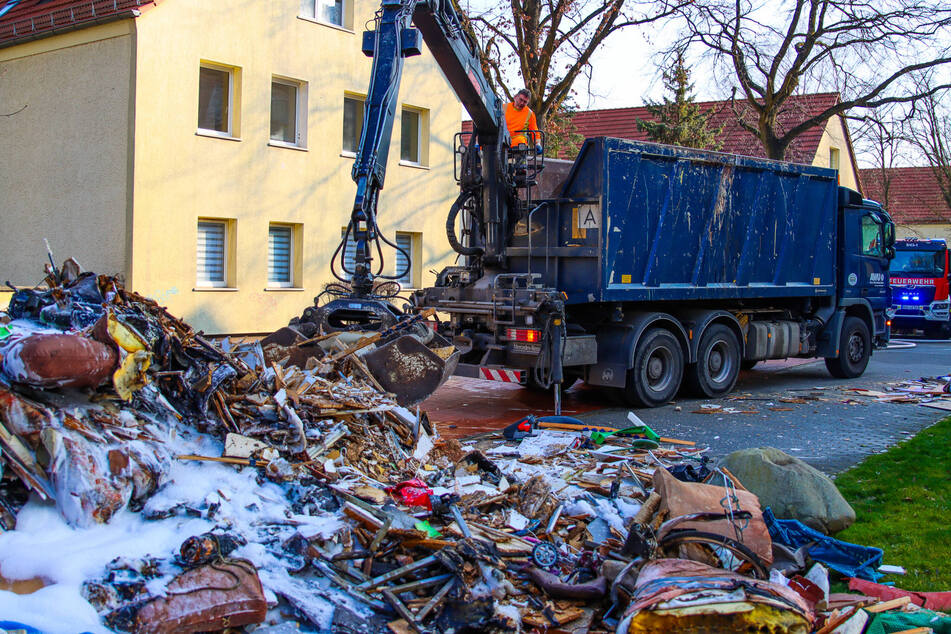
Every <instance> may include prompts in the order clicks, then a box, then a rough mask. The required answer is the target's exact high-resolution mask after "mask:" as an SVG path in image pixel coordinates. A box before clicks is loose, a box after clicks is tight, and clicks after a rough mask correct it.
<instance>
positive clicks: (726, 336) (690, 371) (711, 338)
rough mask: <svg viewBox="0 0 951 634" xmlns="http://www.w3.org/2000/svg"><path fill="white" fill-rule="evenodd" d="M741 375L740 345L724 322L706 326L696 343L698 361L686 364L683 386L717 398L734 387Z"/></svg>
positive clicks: (694, 391) (705, 395) (700, 394)
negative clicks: (697, 343) (698, 342)
mask: <svg viewBox="0 0 951 634" xmlns="http://www.w3.org/2000/svg"><path fill="white" fill-rule="evenodd" d="M739 376H740V344H739V342H738V341H737V339H736V335H735V334H733V331H732V330H730V329H729V328H728V327H727V326H724V325H723V324H713V325H712V326H710V327H709V328H707V329H706V330H705V331H704V333H703V336H702V337H701V338H700V344H699V345H698V346H697V362H696V363H691V364H690V365H688V366H687V370H686V372H684V385H685V386H686V387H687V389H688V390H689V391H690V392H691V393H692V394H694V395H696V396H699V397H701V398H703V397H706V398H715V397H717V396H722V395H724V394H726V393H727V392H729V391H730V390H732V389H733V386H734V385H736V379H737V377H739Z"/></svg>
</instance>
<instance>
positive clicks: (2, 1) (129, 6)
mask: <svg viewBox="0 0 951 634" xmlns="http://www.w3.org/2000/svg"><path fill="white" fill-rule="evenodd" d="M155 1H156V0H0V47H2V46H11V45H13V44H18V43H20V42H23V41H27V40H31V39H36V38H39V37H44V36H48V35H54V34H56V33H61V32H63V31H66V30H72V29H77V28H83V27H86V26H92V25H93V24H98V23H101V22H106V21H110V20H115V19H120V18H125V17H133V16H135V15H136V14H135V13H133V12H134V11H136V10H138V9H141V8H144V7H146V6H150V5H153V4H155Z"/></svg>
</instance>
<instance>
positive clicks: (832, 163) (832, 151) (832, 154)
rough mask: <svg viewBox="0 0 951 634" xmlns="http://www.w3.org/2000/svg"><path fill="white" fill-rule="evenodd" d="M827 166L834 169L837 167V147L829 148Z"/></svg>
mask: <svg viewBox="0 0 951 634" xmlns="http://www.w3.org/2000/svg"><path fill="white" fill-rule="evenodd" d="M829 167H831V168H832V169H834V170H837V169H839V148H837V147H830V148H829Z"/></svg>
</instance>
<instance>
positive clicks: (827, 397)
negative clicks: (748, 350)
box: [577, 341, 951, 474]
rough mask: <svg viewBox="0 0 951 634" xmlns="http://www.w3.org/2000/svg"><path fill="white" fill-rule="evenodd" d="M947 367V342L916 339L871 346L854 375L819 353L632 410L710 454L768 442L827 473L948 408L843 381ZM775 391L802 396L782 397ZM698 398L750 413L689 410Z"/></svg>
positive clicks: (867, 381)
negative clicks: (836, 374)
mask: <svg viewBox="0 0 951 634" xmlns="http://www.w3.org/2000/svg"><path fill="white" fill-rule="evenodd" d="M898 345H901V344H900V343H899V344H898ZM949 373H951V342H920V341H919V342H915V345H914V347H895V348H890V349H887V350H878V351H876V352H875V354H874V355H873V356H872V360H871V361H870V363H869V366H868V368H867V369H866V371H865V374H863V375H862V376H861V377H859V378H857V379H852V380H842V379H835V378H833V377H832V376H830V375H829V373H828V372H827V371H826V368H825V364H824V363H823V362H822V360H821V359H819V360H815V361H806V362H804V363H798V364H795V365H792V364H790V363H789V362H786V363H784V362H767V363H764V364H760V365H759V366H757V367H756V368H753V369H752V370H750V371H747V372H742V373H741V375H740V379H739V381H738V382H737V386H736V388H735V389H734V391H733V392H732V393H731V394H729V395H728V396H725V397H723V398H719V399H713V400H698V399H684V400H678V401H676V402H675V403H674V404H670V405H666V406H664V407H659V408H657V409H646V410H635V413H636V414H637V415H638V416H639V417H640V418H641V419H642V420H643V421H644V422H645V423H647V424H648V425H650V427H651V428H652V429H654V430H655V431H657V432H658V433H659V434H661V435H662V436H668V437H672V438H683V439H687V440H693V441H696V442H698V443H701V444H705V445H709V446H710V455H711V456H713V457H719V456H725V455H726V454H728V453H730V452H731V451H735V450H737V449H744V448H749V447H764V446H771V447H776V448H778V449H781V450H783V451H785V452H786V453H788V454H790V455H792V456H796V457H797V458H800V459H802V460H804V461H806V462H807V463H809V464H811V465H812V466H814V467H816V468H817V469H819V470H821V471H823V472H825V473H828V474H835V473H839V472H841V471H844V470H846V469H848V468H849V467H851V466H853V465H855V464H857V463H858V462H860V461H861V460H862V459H863V458H865V457H866V456H867V455H869V454H872V453H877V452H881V451H884V450H886V449H887V448H888V447H890V446H892V445H894V444H895V443H897V442H899V441H901V440H904V439H906V438H909V437H911V436H913V435H914V434H916V433H917V432H919V431H920V430H922V429H924V428H925V427H928V426H929V425H932V424H933V423H935V422H937V421H939V420H941V419H942V418H944V417H945V416H947V415H948V412H944V411H941V410H937V409H932V408H928V407H922V406H920V405H917V404H907V403H903V404H898V403H879V402H876V401H875V400H874V399H870V398H865V397H860V396H855V395H854V394H850V393H849V392H848V389H849V388H869V389H880V388H881V387H883V386H884V385H886V384H888V383H893V382H896V381H901V380H904V379H917V378H919V377H933V376H943V375H947V374H949ZM781 398H787V399H788V398H797V399H806V401H807V402H806V403H787V402H781V401H780V400H779V399H781ZM704 405H707V406H708V407H709V406H710V405H720V406H722V407H724V408H733V409H735V410H738V412H755V413H738V412H737V413H723V412H717V413H695V412H700V411H703V410H704V407H703V406H704ZM626 414H627V410H626V409H618V408H608V409H599V410H597V411H591V412H585V413H579V414H577V416H578V417H579V418H582V419H584V420H589V421H592V422H602V423H612V424H616V425H619V424H623V423H624V422H625V418H626Z"/></svg>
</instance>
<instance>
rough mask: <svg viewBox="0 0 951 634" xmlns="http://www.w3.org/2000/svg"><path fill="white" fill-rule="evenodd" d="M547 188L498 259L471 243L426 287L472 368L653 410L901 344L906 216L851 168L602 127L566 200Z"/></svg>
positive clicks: (527, 207) (506, 231)
mask: <svg viewBox="0 0 951 634" xmlns="http://www.w3.org/2000/svg"><path fill="white" fill-rule="evenodd" d="M461 154H462V155H465V152H464V151H461ZM528 169H529V170H531V167H530V166H529V168H528ZM515 170H516V172H517V171H518V170H519V167H518V166H516V168H515ZM532 178H533V175H532V174H528V175H526V176H525V180H528V181H530V182H531V181H532ZM529 194H530V191H529ZM529 194H524V193H523V194H522V195H521V202H522V205H521V212H520V213H516V214H513V215H514V216H515V217H513V218H509V219H505V218H503V219H502V220H501V222H499V223H498V225H499V226H498V227H496V228H495V229H496V231H497V232H498V233H500V239H499V247H498V248H497V249H496V250H495V253H494V255H495V256H496V257H494V258H493V259H492V260H491V261H488V259H487V258H485V257H484V255H485V250H484V251H482V252H480V253H478V254H477V255H473V254H472V249H471V248H470V249H466V250H465V252H464V253H463V255H465V256H466V262H465V264H464V265H462V266H452V267H448V268H447V269H445V270H444V271H442V272H441V273H440V274H439V275H438V276H437V281H436V285H435V286H434V287H431V288H426V289H422V290H420V291H417V292H416V294H415V296H414V303H415V306H416V308H417V309H418V310H421V309H423V308H427V307H434V308H436V309H437V310H438V311H440V312H442V313H445V314H448V315H449V319H448V320H446V321H444V322H443V323H442V324H441V326H440V330H441V333H442V334H443V335H445V336H447V337H448V338H451V339H452V341H453V342H454V343H455V345H456V347H457V348H458V349H459V350H460V351H461V354H462V356H461V362H460V363H459V366H458V367H457V369H456V373H457V374H463V375H468V376H476V377H482V378H488V379H495V380H503V381H518V382H520V383H523V384H528V385H530V386H536V387H549V386H550V385H551V384H552V383H560V381H559V379H562V377H563V378H564V381H565V382H566V383H572V382H574V381H575V380H577V379H582V380H584V381H585V382H587V383H589V384H591V385H596V386H602V387H604V388H607V389H610V390H612V391H614V392H616V393H617V395H619V396H620V397H621V399H622V400H623V401H624V402H626V403H627V404H631V405H635V406H647V407H653V406H658V405H661V404H664V403H666V402H668V401H669V400H670V399H672V398H673V397H674V396H675V395H676V394H677V392H678V390H680V388H681V386H683V387H685V388H687V389H688V390H689V392H691V393H693V394H696V395H701V396H707V397H714V396H718V395H721V394H724V393H726V392H729V391H730V390H731V389H732V388H733V386H734V384H735V382H736V379H737V376H738V374H739V371H740V369H741V368H750V367H752V366H753V365H755V364H756V363H757V362H758V361H762V360H765V359H782V358H787V357H817V356H818V357H825V361H826V366H827V367H828V369H829V371H830V372H831V373H832V374H833V375H834V376H836V377H841V378H851V377H856V376H859V375H861V374H862V373H863V372H864V370H865V367H866V365H867V364H868V360H869V356H870V355H871V353H872V349H873V347H875V345H882V344H884V343H885V342H886V341H887V339H888V327H887V323H886V316H885V310H886V308H888V304H889V295H888V275H887V274H888V264H889V259H890V258H891V257H893V256H894V250H893V248H892V244H893V243H894V239H895V238H894V225H893V224H892V222H891V219H890V218H889V216H888V214H887V213H886V211H885V210H883V209H882V207H881V206H880V205H878V204H877V203H875V202H872V201H869V200H863V199H862V197H861V196H860V195H859V194H858V193H857V192H855V191H852V190H850V189H846V188H844V187H839V186H838V184H837V174H836V172H835V171H834V170H831V169H825V168H819V167H811V166H805V165H795V164H790V163H783V162H778V161H770V160H761V159H755V158H749V157H741V156H734V155H728V154H722V153H717V152H709V151H700V150H693V149H687V148H680V147H671V146H664V145H657V144H651V143H642V142H633V141H627V140H622V139H614V138H592V139H587V140H586V141H585V142H584V145H583V146H582V148H581V151H580V154H579V156H578V158H577V159H576V161H575V162H574V163H573V165H572V166H571V169H570V171H569V173H568V175H567V177H566V178H565V180H564V182H563V183H562V184H561V185H560V187H558V188H557V189H556V191H555V192H554V195H553V196H552V197H551V198H546V199H541V200H531V196H530V195H529ZM460 200H463V197H462V196H461V197H460ZM457 202H458V201H457ZM513 208H516V209H518V208H519V207H518V206H513ZM469 211H470V212H471V213H470V216H473V215H475V216H477V215H478V214H477V213H475V212H476V211H477V210H475V209H470V210H469ZM456 215H457V214H450V220H451V221H453V220H454V218H455V216H456ZM447 229H448V230H449V232H450V242H451V243H456V244H458V243H459V242H461V241H460V240H459V239H458V238H457V237H456V236H455V235H453V234H454V233H455V231H456V230H455V229H454V227H453V226H451V223H450V226H448V227H447ZM467 233H468V234H469V235H472V234H473V233H475V232H473V231H469V232H467ZM486 250H487V249H486ZM461 252H462V251H461ZM559 361H560V364H559ZM559 365H560V367H559Z"/></svg>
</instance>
